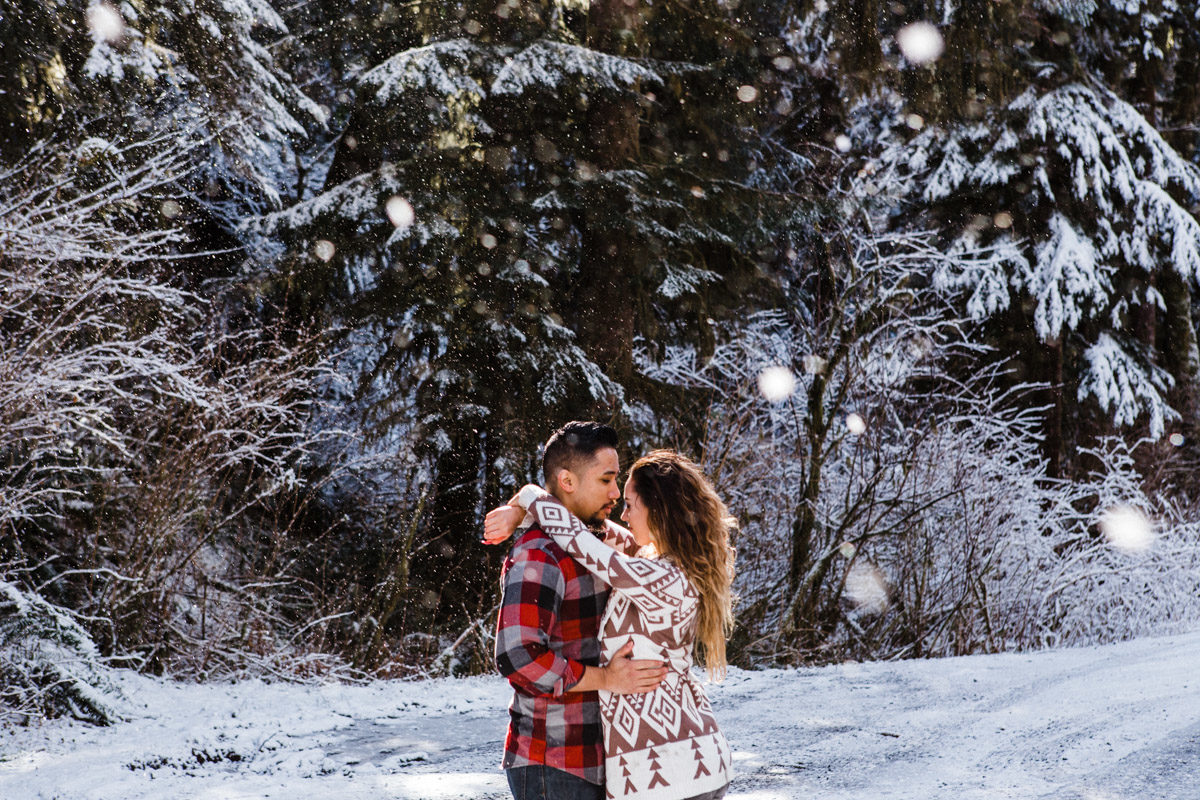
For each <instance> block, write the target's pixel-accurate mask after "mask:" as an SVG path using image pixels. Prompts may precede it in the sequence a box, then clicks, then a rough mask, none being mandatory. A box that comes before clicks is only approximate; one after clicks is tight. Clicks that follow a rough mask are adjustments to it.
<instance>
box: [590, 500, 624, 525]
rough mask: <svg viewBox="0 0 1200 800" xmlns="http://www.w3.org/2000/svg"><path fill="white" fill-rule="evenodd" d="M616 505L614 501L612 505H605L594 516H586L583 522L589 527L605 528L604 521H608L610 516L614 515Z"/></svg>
mask: <svg viewBox="0 0 1200 800" xmlns="http://www.w3.org/2000/svg"><path fill="white" fill-rule="evenodd" d="M616 507H617V506H616V504H615V503H614V504H613V505H611V506H605V507H604V508H601V509H600V510H599V511H597V512H596V513H595V514H593V515H592V516H590V517H586V518H584V520H583V524H585V525H587V526H588V527H589V528H595V529H599V528H603V527H604V523H606V522H608V518H609V517H610V516H611V515H612V512H613V509H614V508H616Z"/></svg>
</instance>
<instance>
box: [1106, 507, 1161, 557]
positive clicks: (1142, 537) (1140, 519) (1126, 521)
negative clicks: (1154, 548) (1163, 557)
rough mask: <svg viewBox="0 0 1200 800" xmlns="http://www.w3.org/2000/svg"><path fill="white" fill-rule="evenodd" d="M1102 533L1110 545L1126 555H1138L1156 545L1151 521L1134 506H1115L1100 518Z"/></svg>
mask: <svg viewBox="0 0 1200 800" xmlns="http://www.w3.org/2000/svg"><path fill="white" fill-rule="evenodd" d="M1100 532H1101V533H1103V534H1104V538H1105V539H1107V540H1108V543H1109V544H1110V545H1112V546H1113V547H1114V548H1116V549H1117V550H1121V551H1123V552H1126V553H1138V552H1142V551H1144V550H1147V549H1149V548H1150V545H1152V544H1153V543H1154V528H1153V526H1152V525H1151V524H1150V520H1149V519H1147V518H1146V515H1145V514H1143V513H1142V512H1141V511H1139V510H1138V509H1136V508H1134V507H1133V506H1114V507H1113V508H1110V509H1108V510H1107V511H1105V512H1104V514H1103V516H1101V517H1100Z"/></svg>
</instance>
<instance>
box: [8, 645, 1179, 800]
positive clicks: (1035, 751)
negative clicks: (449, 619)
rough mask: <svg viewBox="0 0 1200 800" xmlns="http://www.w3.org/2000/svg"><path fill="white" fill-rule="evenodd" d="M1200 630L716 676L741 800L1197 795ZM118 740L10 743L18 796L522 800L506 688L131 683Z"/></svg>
mask: <svg viewBox="0 0 1200 800" xmlns="http://www.w3.org/2000/svg"><path fill="white" fill-rule="evenodd" d="M1197 663H1200V632H1195V633H1188V634H1181V635H1176V636H1172V637H1162V638H1147V639H1141V640H1136V641H1132V642H1126V643H1122V644H1117V645H1109V646H1105V647H1090V648H1080V649H1073V650H1057V651H1044V652H1039V653H1024V654H1002V655H987V656H971V657H965V658H952V659H942V660H933V661H905V662H895V663H870V664H844V665H837V666H830V667H823V668H809V669H799V670H766V671H758V672H749V671H744V670H738V669H732V670H730V674H729V677H728V678H727V679H726V680H725V682H724V683H721V684H710V685H709V691H710V694H711V696H712V699H713V703H714V706H715V709H716V713H717V717H718V719H719V720H720V721H721V724H722V727H723V728H724V730H725V732H726V734H727V735H728V737H729V741H730V744H731V745H732V747H733V749H734V751H735V756H734V757H735V769H736V777H735V779H734V783H733V786H732V788H731V790H730V793H729V795H728V796H729V797H730V798H737V799H738V800H784V799H785V798H806V799H807V798H822V800H841V799H842V798H845V799H846V800H850V799H851V798H854V800H862V799H863V798H870V799H871V800H889V799H890V798H918V797H919V798H928V799H929V800H937V799H938V798H945V799H946V800H951V799H953V800H974V799H975V798H978V800H984V798H987V800H997V798H1023V799H1024V798H1053V799H1055V800H1082V799H1083V798H1089V799H1090V800H1100V799H1101V798H1104V799H1105V800H1126V799H1127V798H1129V799H1130V800H1131V799H1132V798H1139V799H1140V798H1160V799H1161V800H1185V799H1188V800H1190V799H1191V798H1194V797H1195V785H1196V784H1195V781H1196V779H1197V778H1200V757H1198V756H1200V723H1198V722H1197V720H1200V679H1198V678H1197V676H1196V671H1195V665H1196V664H1197ZM119 683H120V686H121V689H122V691H123V693H124V694H125V696H126V697H129V698H134V699H135V700H136V707H134V706H131V707H130V708H128V709H127V710H126V713H127V716H128V718H129V721H127V722H125V723H121V724H118V725H115V726H113V727H110V728H95V727H90V726H87V725H83V724H81V723H75V722H66V721H53V722H49V723H46V724H44V725H43V726H41V727H37V728H31V729H13V730H9V731H7V732H0V797H4V798H7V800H34V799H35V798H37V799H38V800H49V798H52V797H53V798H61V800H72V799H74V798H88V800H109V799H110V798H111V799H112V800H139V798H163V797H170V798H182V797H187V798H213V799H214V800H215V799H216V798H220V799H221V800H232V799H233V798H269V797H288V798H295V797H322V798H330V800H343V799H344V800H349V799H350V798H393V799H394V800H438V799H439V798H477V799H478V800H485V799H486V800H500V799H501V798H506V797H508V791H507V788H506V786H505V782H504V776H503V773H502V772H501V770H500V769H499V766H498V765H499V760H500V754H501V750H502V747H503V737H504V730H505V725H506V721H507V715H506V710H505V709H506V706H507V702H508V688H507V685H506V684H505V683H504V681H502V680H501V679H500V678H499V677H491V676H484V677H473V678H465V679H441V680H431V681H419V682H399V681H395V682H377V683H372V684H367V685H357V686H346V685H332V684H331V685H308V686H297V685H284V684H263V683H258V682H245V683H238V684H208V685H195V684H180V683H171V682H165V681H162V680H157V679H151V678H146V677H141V676H136V675H133V674H125V675H124V676H122V677H121V678H120V680H119Z"/></svg>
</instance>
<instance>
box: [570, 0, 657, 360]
mask: <svg viewBox="0 0 1200 800" xmlns="http://www.w3.org/2000/svg"><path fill="white" fill-rule="evenodd" d="M644 6H645V3H644V2H634V3H626V2H625V0H593V2H592V4H591V9H590V11H589V14H588V41H587V43H588V46H589V47H590V48H592V49H593V50H598V51H601V52H605V53H611V54H614V55H631V56H632V55H637V54H638V52H639V50H640V49H641V47H642V44H643V35H644V30H645V21H646V14H647V10H646V9H645V8H644ZM640 114H641V111H640V109H639V107H638V104H637V101H636V100H635V99H633V98H629V97H602V96H599V95H597V96H595V97H593V98H591V101H590V105H589V107H588V111H587V120H586V135H587V142H588V155H589V156H590V158H591V161H592V166H593V167H594V168H595V169H596V170H597V171H599V172H606V171H609V170H614V169H621V168H623V167H626V166H628V165H630V164H631V163H634V162H635V161H636V160H637V157H638V140H639V136H640ZM582 224H583V235H582V243H583V254H582V256H581V258H580V264H579V277H578V281H577V283H576V286H575V292H574V298H575V301H576V302H575V311H576V315H577V316H576V330H577V333H578V335H579V342H580V345H581V346H582V347H583V349H584V352H586V353H587V354H588V356H589V357H590V358H591V359H592V360H593V361H595V362H596V363H597V364H598V365H599V366H600V368H601V369H603V370H604V371H605V373H606V374H607V375H608V376H609V377H610V378H613V379H614V380H616V381H618V382H620V383H625V382H626V381H628V379H629V378H630V377H632V375H633V359H632V356H633V336H634V310H635V309H634V298H635V297H636V293H637V291H638V283H639V278H640V277H641V276H642V275H643V274H644V273H645V270H646V265H647V263H648V249H647V247H646V245H645V243H644V242H641V241H639V240H638V239H637V238H636V237H635V236H632V235H631V234H630V231H629V222H628V209H621V208H613V207H611V206H610V207H604V208H598V209H595V210H592V211H589V212H587V213H586V215H585V216H584V219H583V220H582Z"/></svg>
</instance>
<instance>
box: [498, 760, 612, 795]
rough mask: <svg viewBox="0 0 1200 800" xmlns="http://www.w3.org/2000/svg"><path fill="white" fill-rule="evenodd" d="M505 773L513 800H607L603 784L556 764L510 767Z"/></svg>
mask: <svg viewBox="0 0 1200 800" xmlns="http://www.w3.org/2000/svg"><path fill="white" fill-rule="evenodd" d="M505 772H506V773H507V774H508V788H509V789H510V790H511V791H512V796H513V800H604V787H603V786H598V785H596V784H594V783H588V782H587V781H585V780H584V779H583V778H577V777H575V776H574V775H571V774H570V773H567V772H563V771H562V770H561V769H555V768H554V767H545V766H533V767H509V768H508V769H507V770H505Z"/></svg>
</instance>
